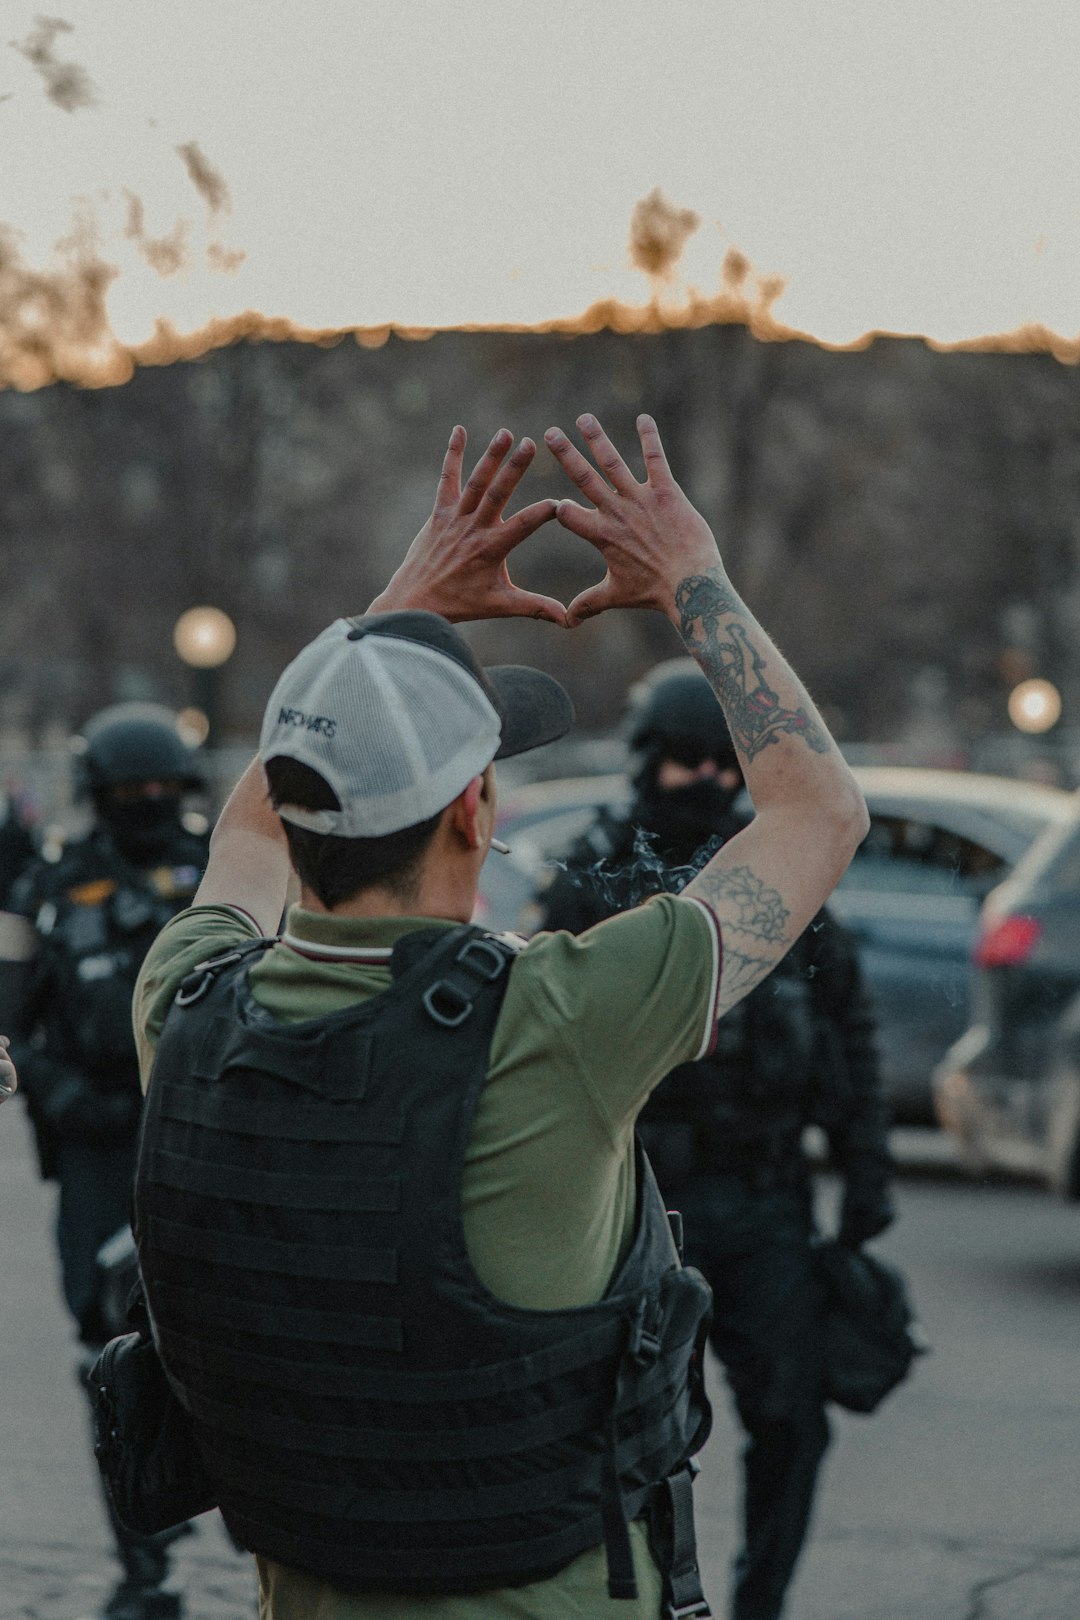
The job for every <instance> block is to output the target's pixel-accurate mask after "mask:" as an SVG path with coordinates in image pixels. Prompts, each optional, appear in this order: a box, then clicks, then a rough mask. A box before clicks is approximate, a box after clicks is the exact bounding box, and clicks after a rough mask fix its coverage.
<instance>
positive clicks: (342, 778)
mask: <svg viewBox="0 0 1080 1620" xmlns="http://www.w3.org/2000/svg"><path fill="white" fill-rule="evenodd" d="M573 722H574V710H573V705H572V704H571V702H570V699H569V697H568V696H567V694H566V692H565V691H564V690H563V688H562V687H561V686H560V685H559V683H558V681H556V680H553V679H552V678H551V676H550V675H544V674H543V673H542V672H541V671H540V670H538V669H529V668H526V667H525V666H523V665H518V664H502V665H496V666H495V667H493V668H491V669H483V668H481V666H480V664H479V663H478V662H477V660H476V658H475V657H474V655H473V652H472V650H471V648H470V647H469V645H468V643H467V642H466V641H465V639H464V638H463V637H462V636H461V635H459V634H458V632H457V631H456V630H455V629H454V628H453V626H452V625H450V624H449V623H448V622H447V620H445V619H442V618H440V617H439V616H438V614H436V613H421V612H399V613H370V614H367V615H365V616H364V617H362V618H356V619H338V620H336V621H335V622H334V623H333V624H332V625H330V626H329V628H328V629H326V630H324V631H323V633H322V635H320V636H317V637H316V638H315V640H314V641H312V642H309V644H308V645H307V646H306V647H305V648H304V649H303V651H302V652H301V653H299V654H298V656H297V657H296V658H294V659H293V661H292V663H291V664H290V665H289V666H288V668H287V669H286V670H285V671H284V673H283V674H282V676H281V678H280V679H279V681H278V683H277V685H276V686H275V688H274V690H273V692H272V693H271V695H270V701H269V703H268V704H267V706H266V714H265V717H264V719H263V728H262V736H261V738H260V742H259V754H260V757H261V759H262V761H263V763H264V764H265V763H266V762H267V761H268V760H271V759H275V758H280V757H282V756H284V757H286V758H288V759H295V760H298V761H299V762H300V763H301V764H304V765H308V766H310V767H311V769H312V770H315V771H318V773H319V775H320V776H322V777H323V778H324V779H325V781H326V782H327V783H328V784H329V785H330V787H331V788H332V789H333V791H334V793H335V794H336V795H337V799H338V802H339V804H340V805H341V809H340V810H306V809H303V808H301V807H300V806H299V805H291V804H283V805H279V806H278V814H279V815H280V816H282V817H283V818H284V820H286V821H290V822H292V823H293V824H294V825H296V826H298V827H307V828H309V829H310V830H311V831H312V832H317V833H330V834H333V835H334V836H336V837H341V838H382V837H385V835H386V834H387V833H392V832H398V831H399V830H400V829H401V828H402V827H411V826H413V825H414V824H415V823H416V822H418V821H426V820H427V819H428V818H429V817H430V816H434V815H436V814H437V813H438V812H439V811H440V810H443V809H445V807H446V806H447V805H448V804H449V803H450V802H451V801H452V800H453V799H455V798H457V796H458V794H459V793H461V792H462V791H463V790H464V789H465V788H466V787H467V786H468V784H469V782H471V781H472V779H473V777H474V776H478V775H479V774H480V772H481V771H483V770H484V769H485V767H486V766H487V765H488V764H490V762H491V761H492V760H493V759H506V758H507V757H509V756H510V755H511V754H521V753H524V752H525V751H526V750H527V749H530V748H539V747H540V746H541V744H542V743H547V742H553V741H554V740H555V738H556V737H561V736H562V735H563V733H564V732H566V731H568V730H569V728H570V726H571V725H572V724H573Z"/></svg>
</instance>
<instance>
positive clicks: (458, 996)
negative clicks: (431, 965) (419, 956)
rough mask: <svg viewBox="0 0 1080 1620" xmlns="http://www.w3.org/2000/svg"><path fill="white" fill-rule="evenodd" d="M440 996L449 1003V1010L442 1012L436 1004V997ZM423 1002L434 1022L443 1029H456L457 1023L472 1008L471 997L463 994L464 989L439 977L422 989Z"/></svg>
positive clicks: (461, 1022)
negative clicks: (425, 988)
mask: <svg viewBox="0 0 1080 1620" xmlns="http://www.w3.org/2000/svg"><path fill="white" fill-rule="evenodd" d="M440 996H441V997H442V998H443V1000H444V1001H448V1002H449V1003H450V1007H451V1010H450V1011H449V1012H443V1011H442V1010H441V1009H440V1008H439V1007H438V1006H436V998H438V997H440ZM423 1002H424V1006H425V1007H426V1008H427V1010H428V1012H429V1013H430V1014H431V1016H432V1018H434V1020H435V1022H436V1023H437V1024H442V1026H443V1028H444V1029H457V1027H458V1025H459V1024H463V1023H464V1022H465V1020H466V1018H468V1016H469V1014H470V1013H471V1012H472V1010H473V1004H472V1001H471V999H470V998H469V997H468V996H467V995H466V994H465V992H464V990H461V989H459V988H458V986H457V985H456V984H453V983H452V982H451V981H450V980H449V979H439V980H437V982H436V983H435V984H433V985H430V986H429V987H428V989H427V990H425V991H424V995H423ZM455 1004H456V1007H455Z"/></svg>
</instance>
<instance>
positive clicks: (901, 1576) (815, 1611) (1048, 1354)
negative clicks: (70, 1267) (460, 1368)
mask: <svg viewBox="0 0 1080 1620" xmlns="http://www.w3.org/2000/svg"><path fill="white" fill-rule="evenodd" d="M930 1157H932V1158H934V1157H936V1159H937V1160H938V1165H937V1168H936V1169H935V1170H934V1172H933V1174H932V1175H929V1176H927V1175H926V1174H922V1175H911V1174H909V1175H908V1176H906V1177H905V1179H904V1181H903V1184H902V1187H901V1194H900V1206H901V1216H900V1220H899V1222H898V1224H897V1226H896V1228H895V1229H894V1231H893V1232H892V1233H890V1234H889V1235H888V1237H887V1238H886V1239H885V1240H883V1242H882V1243H881V1245H880V1247H881V1250H882V1252H883V1253H884V1254H885V1255H886V1256H888V1257H891V1258H892V1259H894V1260H896V1261H897V1262H898V1263H899V1264H901V1265H902V1266H903V1267H904V1268H905V1269H906V1270H907V1272H908V1274H909V1277H910V1280H911V1283H912V1287H913V1292H914V1294H915V1298H916V1301H917V1303H918V1306H919V1308H920V1313H921V1315H922V1318H923V1321H924V1323H925V1326H926V1329H927V1331H928V1333H929V1335H930V1337H931V1339H932V1341H933V1343H934V1347H935V1348H934V1352H933V1354H932V1355H931V1356H929V1357H927V1358H925V1359H924V1360H923V1361H922V1362H921V1363H920V1364H919V1366H918V1368H917V1371H916V1374H915V1376H914V1378H913V1379H912V1380H911V1381H910V1382H909V1383H908V1384H907V1385H905V1386H903V1387H902V1388H901V1389H900V1390H898V1391H897V1392H896V1393H895V1394H894V1395H893V1396H892V1397H890V1399H889V1401H888V1402H887V1403H886V1404H885V1405H884V1406H883V1407H882V1409H881V1410H880V1412H879V1413H877V1414H876V1415H875V1416H874V1417H871V1418H856V1417H849V1416H848V1415H846V1414H842V1413H841V1414H838V1415H837V1417H836V1421H835V1430H836V1439H835V1444H834V1447H833V1450H832V1452H831V1454H830V1457H829V1460H828V1462H827V1464H826V1474H825V1480H824V1485H823V1487H822V1490H821V1494H820V1498H819V1510H818V1514H817V1522H816V1526H815V1533H814V1536H813V1540H812V1543H811V1545H810V1547H809V1549H808V1551H807V1552H806V1554H805V1557H804V1560H803V1563H802V1565H801V1568H800V1571H799V1574H798V1577H797V1581H796V1585H795V1588H794V1590H793V1593H792V1597H791V1602H790V1606H789V1616H788V1617H787V1620H1006V1617H1008V1620H1021V1617H1022V1620H1077V1617H1078V1616H1080V1522H1078V1501H1080V1490H1078V1483H1080V1467H1078V1456H1080V1333H1078V1331H1077V1329H1078V1324H1080V1209H1072V1208H1067V1207H1064V1206H1062V1205H1059V1204H1056V1203H1054V1202H1053V1201H1052V1200H1051V1199H1050V1198H1049V1197H1048V1196H1047V1195H1045V1194H1043V1193H1041V1192H1039V1191H1038V1190H1036V1189H1032V1188H1026V1187H1004V1186H978V1185H971V1184H967V1183H965V1182H963V1181H960V1180H958V1179H956V1177H955V1176H953V1175H950V1174H949V1172H948V1168H947V1164H946V1165H945V1167H944V1168H943V1167H942V1165H941V1163H940V1161H941V1160H942V1158H944V1159H946V1160H947V1157H948V1156H947V1154H946V1155H941V1154H940V1153H938V1152H935V1153H934V1154H931V1155H930ZM829 1201H830V1189H829V1188H828V1187H827V1186H826V1187H825V1188H824V1189H823V1194H822V1203H823V1206H824V1207H827V1206H828V1204H829ZM51 1215H52V1195H51V1189H48V1188H45V1187H43V1186H42V1185H41V1184H40V1183H39V1182H38V1181H37V1179H36V1175H35V1171H34V1168H33V1165H32V1161H31V1154H30V1147H29V1140H28V1137H27V1134H26V1130H25V1125H24V1121H23V1118H22V1112H21V1105H19V1104H18V1103H9V1104H8V1105H7V1106H6V1107H5V1108H4V1109H3V1114H2V1117H0V1302H2V1306H0V1370H2V1379H0V1388H2V1391H3V1401H2V1406H0V1413H2V1417H0V1620H82V1617H84V1616H88V1615H92V1614H93V1613H94V1611H95V1608H96V1606H97V1605H98V1604H99V1603H100V1601H101V1599H102V1598H103V1596H104V1594H105V1593H106V1592H107V1591H108V1589H109V1587H110V1585H111V1583H112V1581H113V1579H114V1578H115V1571H114V1566H113V1565H112V1563H111V1560H110V1558H109V1555H108V1543H107V1539H106V1534H105V1529H104V1524H103V1521H102V1518H101V1513H100V1509H99V1506H98V1501H97V1497H96V1482H95V1478H94V1473H93V1465H92V1461H91V1458H90V1454H89V1446H88V1442H87V1440H86V1418H85V1413H84V1409H83V1402H82V1397H81V1396H80V1394H79V1393H78V1392H77V1390H76V1388H75V1384H74V1380H73V1376H72V1364H73V1354H72V1345H71V1341H70V1335H69V1329H68V1325H67V1321H66V1318H65V1316H64V1313H63V1310H62V1308H61V1306H60V1303H59V1299H58V1291H57V1283H56V1270H55V1262H54V1259H53V1252H52V1245H51V1239H50V1233H49V1225H50V1222H51ZM717 1395H718V1400H717V1423H716V1428H715V1431H714V1436H713V1438H712V1440H711V1441H710V1442H709V1446H708V1448H707V1450H706V1453H705V1457H704V1459H703V1460H704V1471H703V1474H702V1477H701V1479H700V1480H699V1482H698V1494H699V1515H698V1517H699V1527H700V1539H701V1543H702V1554H703V1564H704V1569H705V1575H706V1589H707V1591H708V1592H709V1595H710V1598H711V1599H712V1601H713V1604H714V1607H715V1608H716V1611H717V1614H718V1616H722V1615H723V1613H724V1594H725V1591H726V1586H727V1564H728V1560H729V1558H730V1556H731V1552H732V1547H733V1539H734V1516H735V1513H736V1511H737V1502H738V1476H737V1471H736V1467H735V1458H736V1452H737V1445H738V1437H737V1434H736V1431H735V1430H734V1428H733V1427H732V1424H731V1421H730V1418H729V1417H728V1415H727V1409H726V1402H725V1400H724V1396H723V1391H722V1388H720V1387H719V1386H718V1387H717ZM176 1564H177V1569H178V1571H179V1573H180V1575H181V1578H182V1580H183V1583H184V1586H185V1589H186V1591H187V1594H188V1605H189V1607H188V1613H189V1616H190V1617H191V1620H252V1617H253V1616H254V1614H255V1612H256V1609H255V1597H254V1585H253V1578H252V1574H251V1570H250V1566H249V1564H248V1562H247V1560H246V1559H243V1558H240V1557H238V1556H237V1555H236V1554H235V1553H234V1552H233V1551H232V1549H231V1548H230V1546H229V1544H228V1543H227V1541H226V1540H225V1538H224V1536H223V1535H222V1534H221V1532H220V1529H219V1528H218V1522H217V1521H216V1519H215V1518H214V1517H210V1518H207V1519H204V1520H202V1521H200V1528H199V1531H198V1534H197V1535H195V1536H193V1537H191V1538H190V1539H189V1540H188V1541H186V1542H184V1543H182V1544H181V1545H180V1547H179V1548H178V1550H177V1558H176Z"/></svg>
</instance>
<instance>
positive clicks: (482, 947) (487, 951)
mask: <svg viewBox="0 0 1080 1620" xmlns="http://www.w3.org/2000/svg"><path fill="white" fill-rule="evenodd" d="M476 957H479V961H476V960H474V958H476ZM455 961H457V962H462V963H464V965H465V966H466V967H467V968H471V969H472V971H473V972H474V973H479V975H480V977H481V978H483V979H487V980H488V981H489V982H490V981H492V980H494V979H497V978H498V977H499V974H500V973H501V972H502V971H503V969H504V968H505V967H506V957H505V956H504V955H503V953H502V951H500V949H499V947H498V946H497V945H496V944H495V942H494V941H493V940H490V939H485V938H483V937H480V938H477V939H467V940H466V941H465V943H464V945H463V946H462V947H461V949H460V951H458V953H457V956H456V957H455Z"/></svg>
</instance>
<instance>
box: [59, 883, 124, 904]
mask: <svg viewBox="0 0 1080 1620" xmlns="http://www.w3.org/2000/svg"><path fill="white" fill-rule="evenodd" d="M115 892H116V884H115V883H114V881H113V879H112V878H94V879H93V881H92V882H90V883H80V884H79V885H78V886H77V887H76V888H74V889H69V890H68V899H69V900H74V902H75V904H76V905H77V906H100V905H101V902H102V901H103V900H107V899H108V898H109V896H110V894H115Z"/></svg>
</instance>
